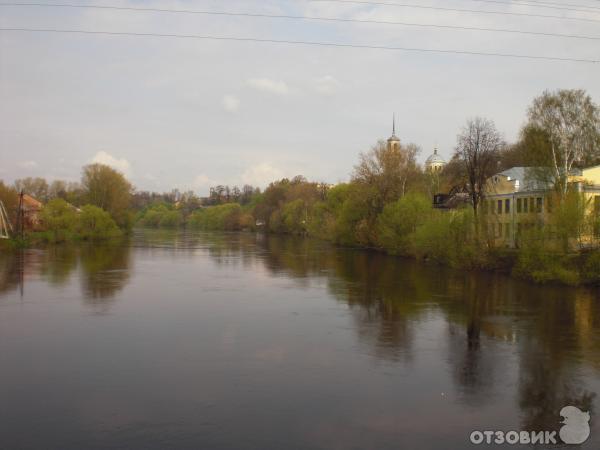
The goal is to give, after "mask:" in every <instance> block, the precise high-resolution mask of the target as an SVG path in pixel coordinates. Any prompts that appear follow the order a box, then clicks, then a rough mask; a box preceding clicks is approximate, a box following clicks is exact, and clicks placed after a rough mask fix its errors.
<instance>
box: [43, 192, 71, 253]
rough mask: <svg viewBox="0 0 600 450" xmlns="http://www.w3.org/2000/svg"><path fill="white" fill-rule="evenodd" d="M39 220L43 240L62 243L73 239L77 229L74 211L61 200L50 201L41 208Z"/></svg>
mask: <svg viewBox="0 0 600 450" xmlns="http://www.w3.org/2000/svg"><path fill="white" fill-rule="evenodd" d="M40 219H41V222H42V226H43V228H44V230H45V231H46V232H45V233H43V234H42V237H43V239H44V240H47V241H50V242H62V241H65V240H67V239H70V238H72V237H73V233H74V231H75V229H76V227H77V221H78V218H77V212H76V209H75V208H74V207H73V206H72V205H70V204H68V203H67V202H66V201H64V200H63V199H61V198H55V199H54V200H50V201H49V202H48V203H46V205H45V206H44V207H43V208H42V211H41V213H40Z"/></svg>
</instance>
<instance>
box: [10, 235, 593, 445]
mask: <svg viewBox="0 0 600 450" xmlns="http://www.w3.org/2000/svg"><path fill="white" fill-rule="evenodd" d="M0 269H1V271H0V449H44V450H54V449H56V450H59V449H60V450H68V449H77V450H87V449H144V450H149V449H161V450H162V449H209V450H219V449H399V448H402V449H404V448H406V449H438V448H439V449H454V448H457V449H460V448H467V447H469V445H470V444H469V436H470V434H471V432H472V431H474V430H532V431H533V430H558V429H559V428H560V424H559V422H560V420H561V417H560V416H559V411H560V410H561V408H562V407H563V406H566V405H574V406H577V407H578V408H580V409H581V410H583V411H589V412H590V415H591V422H590V425H591V435H590V437H589V439H588V440H587V442H586V443H585V444H584V445H583V446H582V447H581V448H595V449H597V448H598V447H599V443H600V400H599V399H598V395H597V393H598V392H600V303H599V302H600V292H599V291H598V290H594V289H589V288H586V289H583V288H582V289H573V288H566V287H557V286H537V285H533V284H530V283H527V282H523V281H519V280H516V279H513V278H509V277H506V276H502V275H498V274H490V273H469V272H461V271H454V270H451V269H448V268H443V267H437V266H431V265H426V264H421V263H418V262H415V261H412V260H406V259H402V258H395V257H391V256H386V255H383V254H379V253H376V252H371V251H365V250H357V249H343V248H336V247H333V246H332V245H330V244H327V243H324V242H320V241H317V240H313V239H302V238H292V237H283V236H264V235H258V234H251V233H202V232H198V233H185V232H175V231H148V230H136V231H135V233H134V235H133V236H132V237H131V238H130V239H129V240H127V241H123V242H116V243H106V244H101V245H89V244H82V245H73V246H57V247H50V248H47V249H28V250H25V251H23V252H20V253H15V254H2V255H0ZM480 447H485V446H483V445H482V446H480ZM500 447H501V446H493V448H500ZM512 448H515V446H512Z"/></svg>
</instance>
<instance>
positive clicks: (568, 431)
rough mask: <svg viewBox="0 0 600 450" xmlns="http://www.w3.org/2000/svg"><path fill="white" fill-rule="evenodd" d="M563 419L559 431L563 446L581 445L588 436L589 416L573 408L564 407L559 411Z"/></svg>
mask: <svg viewBox="0 0 600 450" xmlns="http://www.w3.org/2000/svg"><path fill="white" fill-rule="evenodd" d="M560 415H561V416H562V417H564V419H563V421H562V422H561V423H562V424H563V426H562V427H561V429H560V431H559V435H560V438H561V439H562V441H563V442H564V443H565V444H581V443H583V442H585V441H586V440H587V438H588V437H589V436H590V425H589V423H588V422H589V421H590V414H589V413H588V412H583V411H581V410H580V409H579V408H576V407H575V406H565V407H564V408H563V409H561V410H560Z"/></svg>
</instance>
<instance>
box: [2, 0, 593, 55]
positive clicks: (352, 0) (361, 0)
mask: <svg viewBox="0 0 600 450" xmlns="http://www.w3.org/2000/svg"><path fill="white" fill-rule="evenodd" d="M300 1H308V2H331V3H347V4H348V3H349V4H369V5H378V6H382V5H383V6H402V7H409V8H412V7H415V8H425V9H435V10H441V11H461V12H468V13H475V12H477V13H483V14H506V15H525V16H528V17H538V18H544V19H549V18H551V19H556V20H569V21H576V20H579V21H587V22H599V23H600V19H592V18H586V19H584V18H579V17H563V16H548V15H538V14H529V13H514V12H500V11H481V10H470V9H455V8H446V7H434V6H426V5H413V4H404V3H394V2H383V1H371V0H300ZM469 1H481V2H486V3H502V4H507V5H508V4H512V3H513V2H510V3H509V2H506V1H501V0H469ZM599 1H600V0H599ZM525 2H527V6H536V7H542V3H543V4H547V3H548V2H542V1H536V0H525V1H521V0H518V1H517V0H515V1H514V3H515V4H518V5H525ZM533 2H536V3H539V4H540V5H530V4H529V3H533ZM1 7H22V8H71V9H79V8H85V9H96V10H115V11H126V12H135V13H160V14H188V15H211V16H230V17H245V18H252V19H260V18H263V19H286V20H303V21H324V22H339V23H356V24H371V25H387V26H389V25H394V26H405V27H421V28H438V29H448V30H463V31H477V32H492V33H514V34H523V35H532V36H539V37H552V38H566V39H581V40H600V36H590V35H582V34H568V33H553V32H540V31H532V30H523V29H512V28H491V27H473V26H463V25H441V24H435V23H416V22H407V21H392V20H389V21H388V20H374V19H356V18H341V17H321V16H305V15H291V14H270V13H260V12H236V11H212V10H191V9H167V8H152V7H137V6H118V5H98V4H77V3H41V2H23V3H21V2H0V8H1ZM563 9H564V8H563ZM588 13H589V12H588ZM595 13H597V14H599V13H600V8H599V11H598V12H595ZM0 32H4V33H8V32H23V33H55V34H58V33H61V34H80V35H104V36H132V37H152V38H181V39H198V40H218V41H232V42H233V41H237V42H256V43H271V44H281V45H305V46H322V47H339V48H356V49H373V50H389V51H405V52H421V53H438V54H458V55H473V56H488V57H502V58H519V59H530V60H546V61H563V62H576V63H588V64H597V63H598V62H600V60H598V59H591V58H578V57H574V56H565V57H560V56H549V55H537V54H519V53H512V52H495V51H493V52H487V51H471V50H466V49H444V48H424V47H413V46H390V45H376V44H361V43H344V42H325V41H320V40H314V41H313V40H293V39H270V38H255V37H251V36H217V35H212V34H177V33H158V32H130V31H109V30H87V29H67V28H60V27H51V28H44V27H11V26H7V27H2V28H0Z"/></svg>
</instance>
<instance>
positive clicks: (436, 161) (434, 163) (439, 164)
mask: <svg viewBox="0 0 600 450" xmlns="http://www.w3.org/2000/svg"><path fill="white" fill-rule="evenodd" d="M445 165H446V161H445V160H444V158H442V157H441V156H440V155H438V149H437V147H435V148H434V149H433V155H431V156H429V158H427V159H426V160H425V170H426V171H427V172H430V173H439V172H441V170H442V169H443V168H444V166H445Z"/></svg>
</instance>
